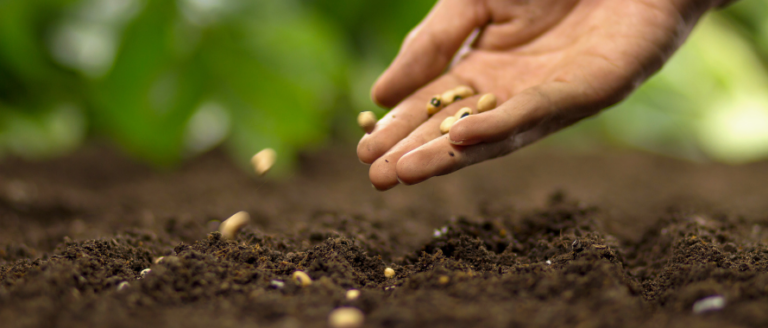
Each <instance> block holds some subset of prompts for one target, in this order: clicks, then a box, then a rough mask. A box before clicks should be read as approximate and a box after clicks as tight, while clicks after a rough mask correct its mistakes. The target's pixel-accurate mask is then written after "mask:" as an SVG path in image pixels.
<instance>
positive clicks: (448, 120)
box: [440, 116, 458, 134]
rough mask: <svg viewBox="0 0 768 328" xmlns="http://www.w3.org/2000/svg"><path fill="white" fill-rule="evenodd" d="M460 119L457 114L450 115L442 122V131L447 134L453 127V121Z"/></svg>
mask: <svg viewBox="0 0 768 328" xmlns="http://www.w3.org/2000/svg"><path fill="white" fill-rule="evenodd" d="M456 121H458V119H456V117H455V116H448V117H446V118H445V119H444V120H443V123H440V133H442V134H446V133H448V131H451V127H452V126H453V123H456Z"/></svg>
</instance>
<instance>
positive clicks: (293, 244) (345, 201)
mask: <svg viewBox="0 0 768 328" xmlns="http://www.w3.org/2000/svg"><path fill="white" fill-rule="evenodd" d="M300 167H301V169H300V171H299V172H297V173H296V174H295V175H294V176H292V177H290V178H288V179H287V180H282V181H274V180H269V179H258V178H255V177H254V176H252V175H249V174H247V173H244V172H243V171H241V170H240V169H238V168H236V167H235V166H233V165H232V164H231V163H230V162H229V161H228V160H227V157H226V156H225V155H223V153H222V152H220V151H214V152H212V153H210V154H207V155H205V156H203V157H200V158H197V159H195V160H192V161H190V162H189V163H187V164H186V165H184V166H183V167H181V168H180V169H178V170H175V171H167V172H157V171H153V170H151V169H149V168H147V167H144V166H142V165H140V164H136V163H134V162H132V161H130V160H128V159H126V158H124V157H122V156H121V155H119V154H118V153H116V152H114V151H113V150H111V149H110V148H107V147H104V146H98V145H95V146H90V147H88V148H85V149H83V150H80V151H78V152H77V153H75V154H72V155H70V156H67V157H64V158H59V159H55V160H50V161H46V162H39V163H35V162H26V161H23V160H19V159H5V160H4V161H3V162H2V163H0V322H1V323H2V326H3V327H7V328H10V327H74V326H77V327H104V326H110V327H135V326H150V325H151V326H172V327H211V326H214V327H249V326H253V327H256V326H258V327H325V326H327V322H328V321H327V318H328V314H329V313H330V312H331V311H332V310H333V309H335V308H338V307H356V308H358V309H360V310H362V312H363V313H364V314H365V323H364V326H366V327H426V326H434V327H565V326H567V327H661V326H668V327H692V326H695V327H731V326H734V327H738V326H747V327H749V326H751V327H765V326H768V313H766V311H765V309H766V308H767V307H768V246H766V242H765V241H766V238H767V237H768V226H767V225H766V224H768V201H766V198H768V186H767V185H766V184H765V181H768V162H764V163H756V164H751V165H745V166H738V167H731V166H725V165H718V164H696V163H689V162H682V161H677V160H672V159H668V158H660V157H655V156H652V155H647V154H640V153H633V152H619V151H596V152H593V153H582V154H571V153H568V152H564V151H554V150H547V149H544V148H538V147H532V148H530V149H527V150H524V151H521V152H519V153H517V154H515V155H513V156H509V157H507V158H505V159H501V160H496V161H492V162H489V163H486V164H483V165H478V166H475V167H472V168H468V169H465V170H462V171H460V172H457V173H456V174H452V175H450V176H446V177H440V178H435V179H432V180H430V181H428V182H426V183H423V184H420V185H417V186H410V187H403V186H399V187H397V188H396V189H394V190H391V191H388V192H385V193H380V192H377V191H375V190H373V189H372V188H371V186H370V184H369V183H368V182H367V179H366V178H367V167H366V166H364V165H361V164H359V163H358V162H357V160H356V157H355V154H354V147H340V148H331V149H324V150H322V151H318V152H317V153H314V154H307V155H305V156H303V157H302V159H301V165H300ZM241 210H244V211H247V212H248V213H250V215H251V223H250V225H248V226H247V227H246V228H244V229H243V231H241V233H240V234H239V235H238V237H237V238H236V239H235V240H232V241H229V240H223V239H222V238H221V235H220V234H219V233H218V232H216V230H217V227H218V224H219V222H220V220H223V219H226V218H227V217H228V216H230V215H232V214H234V213H235V212H237V211H241ZM161 256H162V257H163V258H162V259H161V260H159V261H157V259H158V258H159V257H161ZM387 267H391V268H393V269H394V270H395V272H396V274H395V276H394V277H392V278H386V277H385V276H384V269H385V268H387ZM146 268H150V269H151V271H150V272H149V273H147V274H145V275H143V276H142V274H141V272H142V270H144V269H146ZM296 270H302V271H304V272H306V273H307V274H308V275H309V276H310V277H311V278H312V279H313V283H312V284H311V285H309V286H305V287H302V286H301V285H300V284H298V283H297V282H295V281H293V280H292V279H291V274H292V273H293V272H294V271H296ZM124 282H127V285H126V284H124ZM121 285H122V287H118V286H121ZM351 288H355V289H360V290H361V294H360V297H359V298H357V299H354V300H347V299H346V298H345V292H346V291H347V290H348V289H351ZM715 295H719V296H722V297H724V299H725V306H724V307H722V308H720V309H715V310H712V311H709V312H705V313H694V312H693V311H692V308H693V305H694V303H696V302H697V301H698V300H701V299H703V298H705V297H708V296H715Z"/></svg>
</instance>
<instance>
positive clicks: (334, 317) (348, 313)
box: [328, 307, 365, 328]
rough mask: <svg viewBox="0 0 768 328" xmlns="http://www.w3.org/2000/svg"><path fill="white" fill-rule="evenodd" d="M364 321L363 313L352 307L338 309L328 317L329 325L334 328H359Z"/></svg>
mask: <svg viewBox="0 0 768 328" xmlns="http://www.w3.org/2000/svg"><path fill="white" fill-rule="evenodd" d="M364 320H365V315H363V312H362V311H360V310H358V309H355V308H351V307H346V308H338V309H336V310H333V311H331V314H330V315H328V325H330V326H331V327H332V328H357V327H360V326H362V325H363V321H364Z"/></svg>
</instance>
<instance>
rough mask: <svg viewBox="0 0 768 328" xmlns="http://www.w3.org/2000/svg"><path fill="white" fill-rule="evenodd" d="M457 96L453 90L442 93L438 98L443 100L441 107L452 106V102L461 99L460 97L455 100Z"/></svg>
mask: <svg viewBox="0 0 768 328" xmlns="http://www.w3.org/2000/svg"><path fill="white" fill-rule="evenodd" d="M457 96H458V95H456V92H455V91H453V90H448V91H446V92H443V94H442V95H441V96H440V98H442V99H443V106H448V105H450V104H452V103H453V102H454V101H456V100H459V99H461V97H458V99H457V98H456V97H457Z"/></svg>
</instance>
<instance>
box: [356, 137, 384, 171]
mask: <svg viewBox="0 0 768 328" xmlns="http://www.w3.org/2000/svg"><path fill="white" fill-rule="evenodd" d="M370 136H371V135H370V134H366V135H365V136H363V138H362V139H360V142H359V143H358V144H357V158H358V159H359V160H360V162H361V163H363V164H371V163H373V161H375V160H376V159H377V158H378V157H379V156H380V155H381V153H380V152H379V150H378V149H376V146H375V145H376V143H375V142H372V140H371V139H370Z"/></svg>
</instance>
